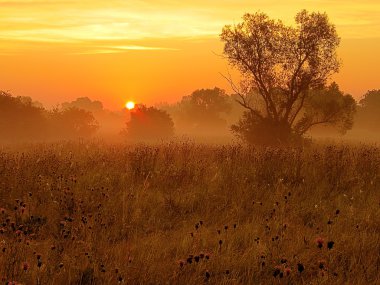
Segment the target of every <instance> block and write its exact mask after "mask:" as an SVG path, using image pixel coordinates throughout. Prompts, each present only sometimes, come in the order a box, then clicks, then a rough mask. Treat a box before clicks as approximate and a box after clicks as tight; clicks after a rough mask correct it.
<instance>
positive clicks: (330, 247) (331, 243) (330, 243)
mask: <svg viewBox="0 0 380 285" xmlns="http://www.w3.org/2000/svg"><path fill="white" fill-rule="evenodd" d="M333 246H334V242H333V241H329V242H328V243H327V248H328V249H332V248H333Z"/></svg>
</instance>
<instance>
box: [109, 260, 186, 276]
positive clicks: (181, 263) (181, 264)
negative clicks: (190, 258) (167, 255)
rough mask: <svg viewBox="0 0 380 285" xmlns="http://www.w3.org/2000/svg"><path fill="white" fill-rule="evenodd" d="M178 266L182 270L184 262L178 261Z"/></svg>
mask: <svg viewBox="0 0 380 285" xmlns="http://www.w3.org/2000/svg"><path fill="white" fill-rule="evenodd" d="M178 265H179V267H180V268H182V267H183V266H184V265H185V262H184V261H183V260H179V261H178ZM116 273H117V272H116Z"/></svg>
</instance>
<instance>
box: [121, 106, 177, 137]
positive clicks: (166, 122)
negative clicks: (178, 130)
mask: <svg viewBox="0 0 380 285" xmlns="http://www.w3.org/2000/svg"><path fill="white" fill-rule="evenodd" d="M126 135H127V136H128V139H132V140H156V139H167V138H170V137H172V136H173V135H174V123H173V120H172V119H171V117H170V115H169V114H168V113H167V112H165V111H163V110H159V109H157V108H154V107H146V106H144V105H136V107H135V109H133V110H132V111H131V118H130V121H129V122H127V128H126Z"/></svg>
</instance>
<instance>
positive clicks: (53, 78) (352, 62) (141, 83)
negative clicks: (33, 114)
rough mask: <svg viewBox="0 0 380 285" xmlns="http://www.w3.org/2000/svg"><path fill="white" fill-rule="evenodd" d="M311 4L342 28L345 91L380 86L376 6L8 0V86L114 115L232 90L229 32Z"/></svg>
mask: <svg viewBox="0 0 380 285" xmlns="http://www.w3.org/2000/svg"><path fill="white" fill-rule="evenodd" d="M278 3H280V4H278ZM303 8H305V9H308V10H313V11H326V12H327V13H328V15H329V17H330V20H331V22H333V23H334V24H336V26H337V30H338V33H339V35H340V36H341V38H342V42H341V47H340V49H339V56H340V57H341V59H342V61H343V67H342V69H341V72H340V73H339V74H338V75H336V76H335V77H334V78H335V79H336V81H337V82H338V83H339V84H340V86H341V88H342V89H343V90H344V91H346V92H349V93H351V94H353V95H354V96H355V97H357V98H359V97H360V96H361V95H362V94H363V93H364V92H365V91H366V90H368V89H374V88H377V89H379V88H380V80H379V77H378V67H379V66H380V56H379V50H380V17H379V15H380V1H378V0H371V1H370V0H368V1H360V4H359V1H343V0H336V1H328V0H324V1H318V0H314V1H306V0H305V1H296V0H288V1H281V2H280V1H272V0H258V1H254V0H250V1H249V0H218V1H214V0H209V1H205V0H203V1H201V0H192V1H190V0H189V1H170V0H151V1H147V0H146V1H143V0H128V1H126V0H124V1H122V0H107V1H100V0H81V1H74V0H57V1H53V0H49V1H48V0H35V1H32V0H20V1H17V0H15V1H10V0H8V1H6V0H0V89H1V90H9V91H11V92H12V93H13V94H15V95H24V96H31V97H33V98H34V99H36V100H39V101H41V102H42V103H44V104H45V105H46V106H48V107H50V106H53V105H54V104H57V103H60V102H63V101H67V100H73V99H75V98H77V97H80V96H88V97H90V98H92V99H97V100H101V101H103V102H104V104H105V106H106V107H108V108H111V109H119V108H121V107H122V106H123V105H124V103H125V101H127V100H129V99H132V100H136V101H138V102H143V103H147V104H154V103H157V102H163V101H169V102H173V101H175V100H178V99H180V98H181V97H182V96H184V95H188V94H189V93H191V92H192V91H193V90H195V89H198V88H208V87H214V86H219V87H222V88H226V89H227V90H228V84H227V83H226V82H225V80H224V79H223V78H222V77H221V76H220V74H219V73H220V72H222V73H227V71H228V64H227V62H226V61H225V60H223V59H221V58H220V57H219V56H218V54H221V52H222V47H223V46H222V43H221V42H220V41H219V38H218V35H219V34H220V32H221V29H222V27H223V26H224V25H225V24H233V23H237V22H239V21H240V19H241V16H242V15H243V14H244V13H245V12H255V11H257V10H260V11H263V12H265V13H267V14H269V15H270V16H271V17H274V18H281V19H283V20H284V21H285V22H286V23H292V21H293V17H294V15H295V14H296V12H297V11H299V10H301V9H303Z"/></svg>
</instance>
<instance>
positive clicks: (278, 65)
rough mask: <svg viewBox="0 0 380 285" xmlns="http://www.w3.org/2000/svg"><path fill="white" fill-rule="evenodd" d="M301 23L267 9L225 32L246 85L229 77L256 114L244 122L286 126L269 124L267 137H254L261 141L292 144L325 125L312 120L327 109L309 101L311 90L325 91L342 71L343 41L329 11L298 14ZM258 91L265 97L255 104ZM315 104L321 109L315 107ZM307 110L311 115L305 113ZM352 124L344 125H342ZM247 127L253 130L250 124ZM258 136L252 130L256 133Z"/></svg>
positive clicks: (241, 100) (232, 59) (226, 51)
mask: <svg viewBox="0 0 380 285" xmlns="http://www.w3.org/2000/svg"><path fill="white" fill-rule="evenodd" d="M295 21H296V27H291V26H286V25H284V24H283V23H282V22H281V21H275V20H272V19H270V18H269V17H268V16H267V15H266V14H264V13H255V14H245V15H244V17H243V22H242V23H239V24H237V25H235V26H225V27H224V29H223V32H222V34H221V39H222V41H223V42H224V44H225V45H224V54H225V56H226V58H227V59H228V61H229V62H230V64H231V65H232V66H234V67H236V68H238V70H239V71H240V72H241V74H242V76H243V80H242V82H241V85H240V87H237V86H236V85H235V84H234V83H233V82H232V81H231V80H230V79H229V80H230V82H231V85H232V87H233V88H234V90H235V92H236V93H237V94H238V95H239V96H240V98H239V103H240V104H241V105H242V106H243V107H244V108H246V109H247V111H248V112H250V113H251V114H250V115H247V114H246V115H245V116H244V118H243V121H244V120H245V121H246V120H247V119H249V120H253V121H252V122H250V123H248V125H250V126H258V125H262V127H259V129H265V128H266V127H268V126H269V127H270V126H272V127H273V128H274V130H278V129H282V131H280V132H274V133H273V132H272V131H273V130H272V128H269V130H268V131H266V133H267V134H268V136H267V138H266V139H263V138H257V140H256V139H253V140H254V141H257V142H259V141H263V140H264V142H265V143H277V142H287V141H289V140H291V138H292V137H294V136H298V137H300V136H302V135H303V134H304V133H305V132H306V131H307V130H308V128H310V127H311V126H312V125H315V124H319V121H318V120H315V119H314V118H312V119H311V118H310V116H312V114H317V113H318V115H319V114H320V113H321V112H320V111H321V110H320V107H321V105H320V104H317V103H316V102H314V103H312V100H309V97H310V94H312V92H310V91H311V90H321V89H323V87H324V86H325V84H326V81H327V79H328V78H329V76H330V75H331V74H333V73H335V72H337V71H338V70H339V61H338V59H337V55H336V49H337V47H338V45H339V41H340V40H339V37H338V35H337V33H336V30H335V27H334V25H332V24H330V23H329V20H328V17H327V15H326V14H322V13H314V12H313V13H308V12H307V11H305V10H303V11H301V12H299V13H298V14H297V15H296V17H295ZM252 94H257V95H258V98H259V102H257V104H255V105H253V104H250V99H249V97H250V96H252ZM314 101H315V100H314ZM307 102H308V103H307ZM307 104H308V106H306V105H307ZM334 104H335V103H334ZM347 104H349V102H348V99H347ZM312 106H315V107H317V109H318V108H319V111H316V110H315V111H311V110H310V108H311V107H312ZM336 106H342V107H343V106H345V104H339V103H338V104H336ZM306 107H307V108H308V111H305V108H306ZM346 110H348V111H349V108H346ZM305 112H307V113H308V114H309V115H308V116H309V117H307V118H305V117H304V116H303V115H304V114H305ZM326 112H327V113H330V111H329V110H327V111H326ZM340 114H343V112H340ZM351 114H352V113H348V114H345V116H350V115H351ZM346 121H348V120H346ZM310 122H312V123H310ZM335 122H337V120H328V122H326V120H322V121H321V124H322V123H324V124H327V123H328V124H334V123H335ZM301 126H302V127H301ZM349 126H350V124H343V125H342V126H341V127H343V128H346V127H349ZM234 129H235V131H238V132H239V131H240V130H239V128H236V127H235V128H234ZM253 129H257V128H256V127H254V128H253ZM241 130H242V131H243V132H247V128H242V129H241ZM286 133H287V135H285V134H286ZM256 135H257V133H255V134H254V133H252V135H251V137H252V138H255V137H256ZM243 136H245V135H243Z"/></svg>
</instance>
